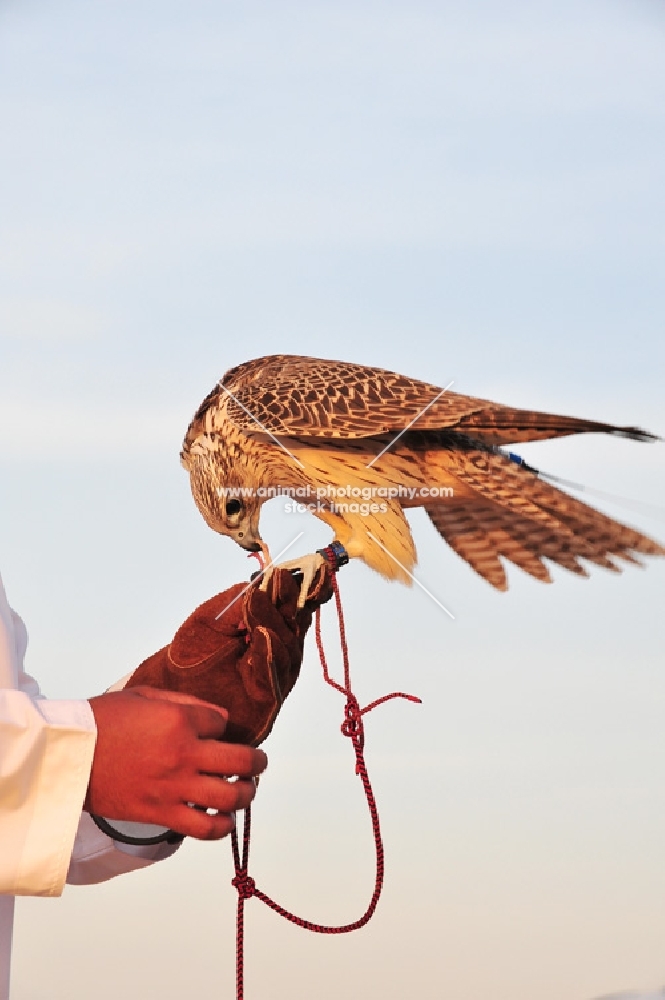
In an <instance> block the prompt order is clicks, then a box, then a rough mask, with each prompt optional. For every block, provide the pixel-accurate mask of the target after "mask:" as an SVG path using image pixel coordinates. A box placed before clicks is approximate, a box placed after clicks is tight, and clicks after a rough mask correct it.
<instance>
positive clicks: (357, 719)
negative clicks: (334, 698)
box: [340, 694, 365, 750]
mask: <svg viewBox="0 0 665 1000" xmlns="http://www.w3.org/2000/svg"><path fill="white" fill-rule="evenodd" d="M344 716H345V718H344V722H343V723H342V725H341V726H340V729H341V731H342V735H343V736H348V737H349V739H350V740H351V741H352V743H353V745H354V747H355V748H356V749H357V750H362V748H363V746H364V745H365V728H364V726H363V713H362V711H361V708H360V705H359V704H358V699H357V698H356V696H355V695H354V694H348V695H347V700H346V705H345V706H344Z"/></svg>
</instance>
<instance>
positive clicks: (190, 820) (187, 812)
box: [169, 805, 236, 840]
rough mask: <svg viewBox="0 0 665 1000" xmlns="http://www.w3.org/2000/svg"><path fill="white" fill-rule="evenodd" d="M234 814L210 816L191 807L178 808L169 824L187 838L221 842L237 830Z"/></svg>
mask: <svg viewBox="0 0 665 1000" xmlns="http://www.w3.org/2000/svg"><path fill="white" fill-rule="evenodd" d="M235 825H236V821H235V816H234V814H233V813H217V814H214V815H210V814H209V813H205V812H201V811H200V810H199V809H192V808H191V807H190V806H186V805H182V806H178V807H177V809H175V810H174V811H173V819H172V821H171V822H170V823H169V826H170V828H171V829H172V830H175V832H176V833H183V834H184V835H185V836H186V837H196V839H197V840H221V838H222V837H226V836H228V834H229V833H231V831H232V830H233V829H234V828H235Z"/></svg>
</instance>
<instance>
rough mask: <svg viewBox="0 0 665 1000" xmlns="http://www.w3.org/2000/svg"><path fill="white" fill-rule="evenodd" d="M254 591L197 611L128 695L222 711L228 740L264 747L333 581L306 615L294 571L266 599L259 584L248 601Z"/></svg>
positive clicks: (311, 598) (320, 586) (138, 675)
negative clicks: (156, 693)
mask: <svg viewBox="0 0 665 1000" xmlns="http://www.w3.org/2000/svg"><path fill="white" fill-rule="evenodd" d="M246 586H247V584H244V583H237V584H235V586H233V587H229V589H228V590H225V591H224V592H223V593H222V594H217V596H216V597H212V598H211V599H210V600H209V601H206V602H205V604H202V605H201V606H200V607H199V608H197V609H196V611H195V612H194V613H193V614H192V615H190V616H189V618H188V619H187V621H185V622H183V624H182V625H181V626H180V628H179V629H178V631H177V632H176V634H175V636H174V637H173V641H172V642H171V643H170V644H169V645H168V646H165V647H164V648H163V649H160V650H159V652H158V653H154V654H153V655H152V656H150V657H149V658H148V659H147V660H144V661H143V663H142V664H141V665H140V666H139V667H137V668H136V670H135V671H134V673H133V674H132V676H131V677H130V679H129V680H128V682H127V684H126V687H136V686H137V685H139V684H148V685H150V686H151V687H156V688H165V689H167V690H169V691H179V692H181V693H183V694H191V695H194V696H195V697H197V698H201V699H202V700H203V701H208V702H212V704H214V705H219V706H221V707H222V708H225V709H226V710H227V711H228V713H229V721H228V724H227V727H226V729H225V731H224V740H225V741H227V742H229V743H246V744H250V745H252V746H258V745H259V743H262V742H263V740H264V739H265V738H266V736H267V735H268V734H269V732H270V730H271V729H272V726H273V723H274V721H275V719H276V717H277V713H278V712H279V710H280V708H281V707H282V704H283V703H284V699H285V698H286V696H287V695H288V693H289V692H290V691H291V688H292V687H293V685H294V684H295V682H296V680H297V678H298V674H299V672H300V664H301V663H302V655H303V644H304V641H305V635H306V633H307V629H308V628H309V626H310V624H311V622H312V614H313V613H314V611H315V610H316V608H317V607H318V606H319V605H320V604H323V603H324V602H325V601H328V600H330V598H331V596H332V580H331V572H330V570H329V569H328V567H327V566H326V565H324V566H322V567H321V568H320V569H319V571H318V573H317V575H316V576H315V578H314V582H313V584H312V586H311V588H310V590H309V593H308V595H307V601H306V603H305V606H304V608H301V609H298V608H297V607H296V603H297V600H298V594H299V593H300V583H299V581H298V580H297V579H296V578H294V577H293V576H292V574H291V573H290V572H289V571H288V570H284V569H276V570H275V571H274V573H273V575H272V577H271V579H270V582H269V584H268V589H267V591H266V592H265V593H264V592H263V591H261V590H259V587H258V581H257V582H256V583H255V584H252V586H250V587H249V589H248V590H247V591H246V592H245V593H244V594H242V591H243V588H244V587H246ZM239 594H242V597H239V596H238V595H239ZM218 615H220V617H217V616H218Z"/></svg>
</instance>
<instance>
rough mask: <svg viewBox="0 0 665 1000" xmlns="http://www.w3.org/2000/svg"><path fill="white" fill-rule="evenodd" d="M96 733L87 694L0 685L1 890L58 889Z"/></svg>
mask: <svg viewBox="0 0 665 1000" xmlns="http://www.w3.org/2000/svg"><path fill="white" fill-rule="evenodd" d="M95 736H96V730H95V722H94V717H93V715H92V710H91V708H90V705H89V704H88V702H86V701H48V700H46V699H44V698H35V697H34V696H33V697H31V696H30V695H29V694H28V693H27V692H26V691H21V690H18V691H17V690H11V689H7V688H4V689H2V690H0V747H1V753H0V829H1V830H2V851H0V892H5V893H11V894H13V895H35V896H57V895H59V894H60V893H61V892H62V889H63V886H64V882H65V876H66V874H67V869H68V867H69V859H70V857H71V853H72V848H73V846H74V838H75V836H76V831H77V827H78V824H79V818H80V816H81V808H82V805H83V799H84V798H85V793H86V788H87V785H88V779H89V776H90V768H91V765H92V757H93V753H94V749H95Z"/></svg>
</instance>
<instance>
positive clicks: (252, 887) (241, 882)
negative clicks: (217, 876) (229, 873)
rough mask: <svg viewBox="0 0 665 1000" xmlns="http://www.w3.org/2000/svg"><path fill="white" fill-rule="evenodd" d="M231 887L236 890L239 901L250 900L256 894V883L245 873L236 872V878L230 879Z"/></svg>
mask: <svg viewBox="0 0 665 1000" xmlns="http://www.w3.org/2000/svg"><path fill="white" fill-rule="evenodd" d="M231 885H232V886H233V887H234V888H235V889H237V890H238V896H239V897H240V899H251V898H252V896H253V895H254V893H255V892H256V883H255V881H254V879H253V878H252V876H251V875H248V874H247V872H238V874H237V875H236V877H235V878H233V879H231Z"/></svg>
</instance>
